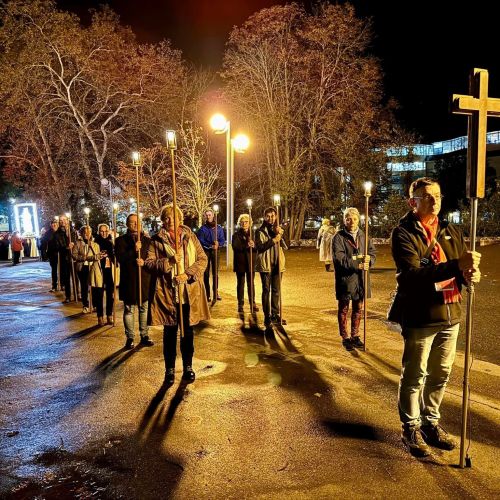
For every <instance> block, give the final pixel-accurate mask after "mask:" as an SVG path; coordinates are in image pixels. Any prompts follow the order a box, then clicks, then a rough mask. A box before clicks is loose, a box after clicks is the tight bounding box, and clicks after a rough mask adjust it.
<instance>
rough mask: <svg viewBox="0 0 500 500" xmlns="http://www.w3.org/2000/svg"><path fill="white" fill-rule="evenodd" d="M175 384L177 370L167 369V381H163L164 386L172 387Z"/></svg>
mask: <svg viewBox="0 0 500 500" xmlns="http://www.w3.org/2000/svg"><path fill="white" fill-rule="evenodd" d="M174 382H175V368H167V371H166V372H165V380H164V381H163V385H166V386H168V387H170V386H171V385H174Z"/></svg>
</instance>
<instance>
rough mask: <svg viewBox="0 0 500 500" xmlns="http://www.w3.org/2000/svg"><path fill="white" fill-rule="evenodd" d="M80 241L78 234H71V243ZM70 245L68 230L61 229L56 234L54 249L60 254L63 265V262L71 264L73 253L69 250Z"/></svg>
mask: <svg viewBox="0 0 500 500" xmlns="http://www.w3.org/2000/svg"><path fill="white" fill-rule="evenodd" d="M77 240H78V236H77V234H76V233H75V232H74V231H72V232H71V242H72V243H76V241H77ZM68 245H69V237H68V234H67V233H66V230H65V229H63V228H62V227H60V228H59V229H58V230H57V231H56V232H55V233H54V247H53V248H54V249H55V251H56V252H58V253H59V261H60V262H61V263H63V262H68V263H69V262H71V252H70V250H69V248H68Z"/></svg>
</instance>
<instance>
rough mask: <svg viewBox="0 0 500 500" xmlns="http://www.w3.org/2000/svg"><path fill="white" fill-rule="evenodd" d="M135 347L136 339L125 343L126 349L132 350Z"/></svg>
mask: <svg viewBox="0 0 500 500" xmlns="http://www.w3.org/2000/svg"><path fill="white" fill-rule="evenodd" d="M134 347H135V346H134V339H127V341H126V342H125V349H127V350H130V349H133V348H134Z"/></svg>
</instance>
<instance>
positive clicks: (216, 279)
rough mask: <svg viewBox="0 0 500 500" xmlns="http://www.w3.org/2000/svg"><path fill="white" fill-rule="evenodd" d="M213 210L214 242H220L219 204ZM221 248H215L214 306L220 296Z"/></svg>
mask: <svg viewBox="0 0 500 500" xmlns="http://www.w3.org/2000/svg"><path fill="white" fill-rule="evenodd" d="M212 208H213V211H214V219H215V228H214V231H215V234H214V242H215V241H217V242H218V239H217V216H218V215H219V205H217V204H214V206H213V207H212ZM218 250H219V246H218V245H216V247H215V267H214V270H215V272H214V278H215V280H214V281H215V283H214V288H215V290H214V296H213V298H212V305H215V303H216V302H217V297H218V296H219V266H218V264H219V251H218Z"/></svg>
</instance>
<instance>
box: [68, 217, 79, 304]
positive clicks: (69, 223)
mask: <svg viewBox="0 0 500 500" xmlns="http://www.w3.org/2000/svg"><path fill="white" fill-rule="evenodd" d="M67 219H68V242H69V244H70V245H71V217H67ZM69 258H70V261H71V271H70V272H71V276H72V281H73V297H74V299H75V302H77V300H78V292H77V290H76V274H75V262H74V261H73V251H72V250H70V251H69Z"/></svg>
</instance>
